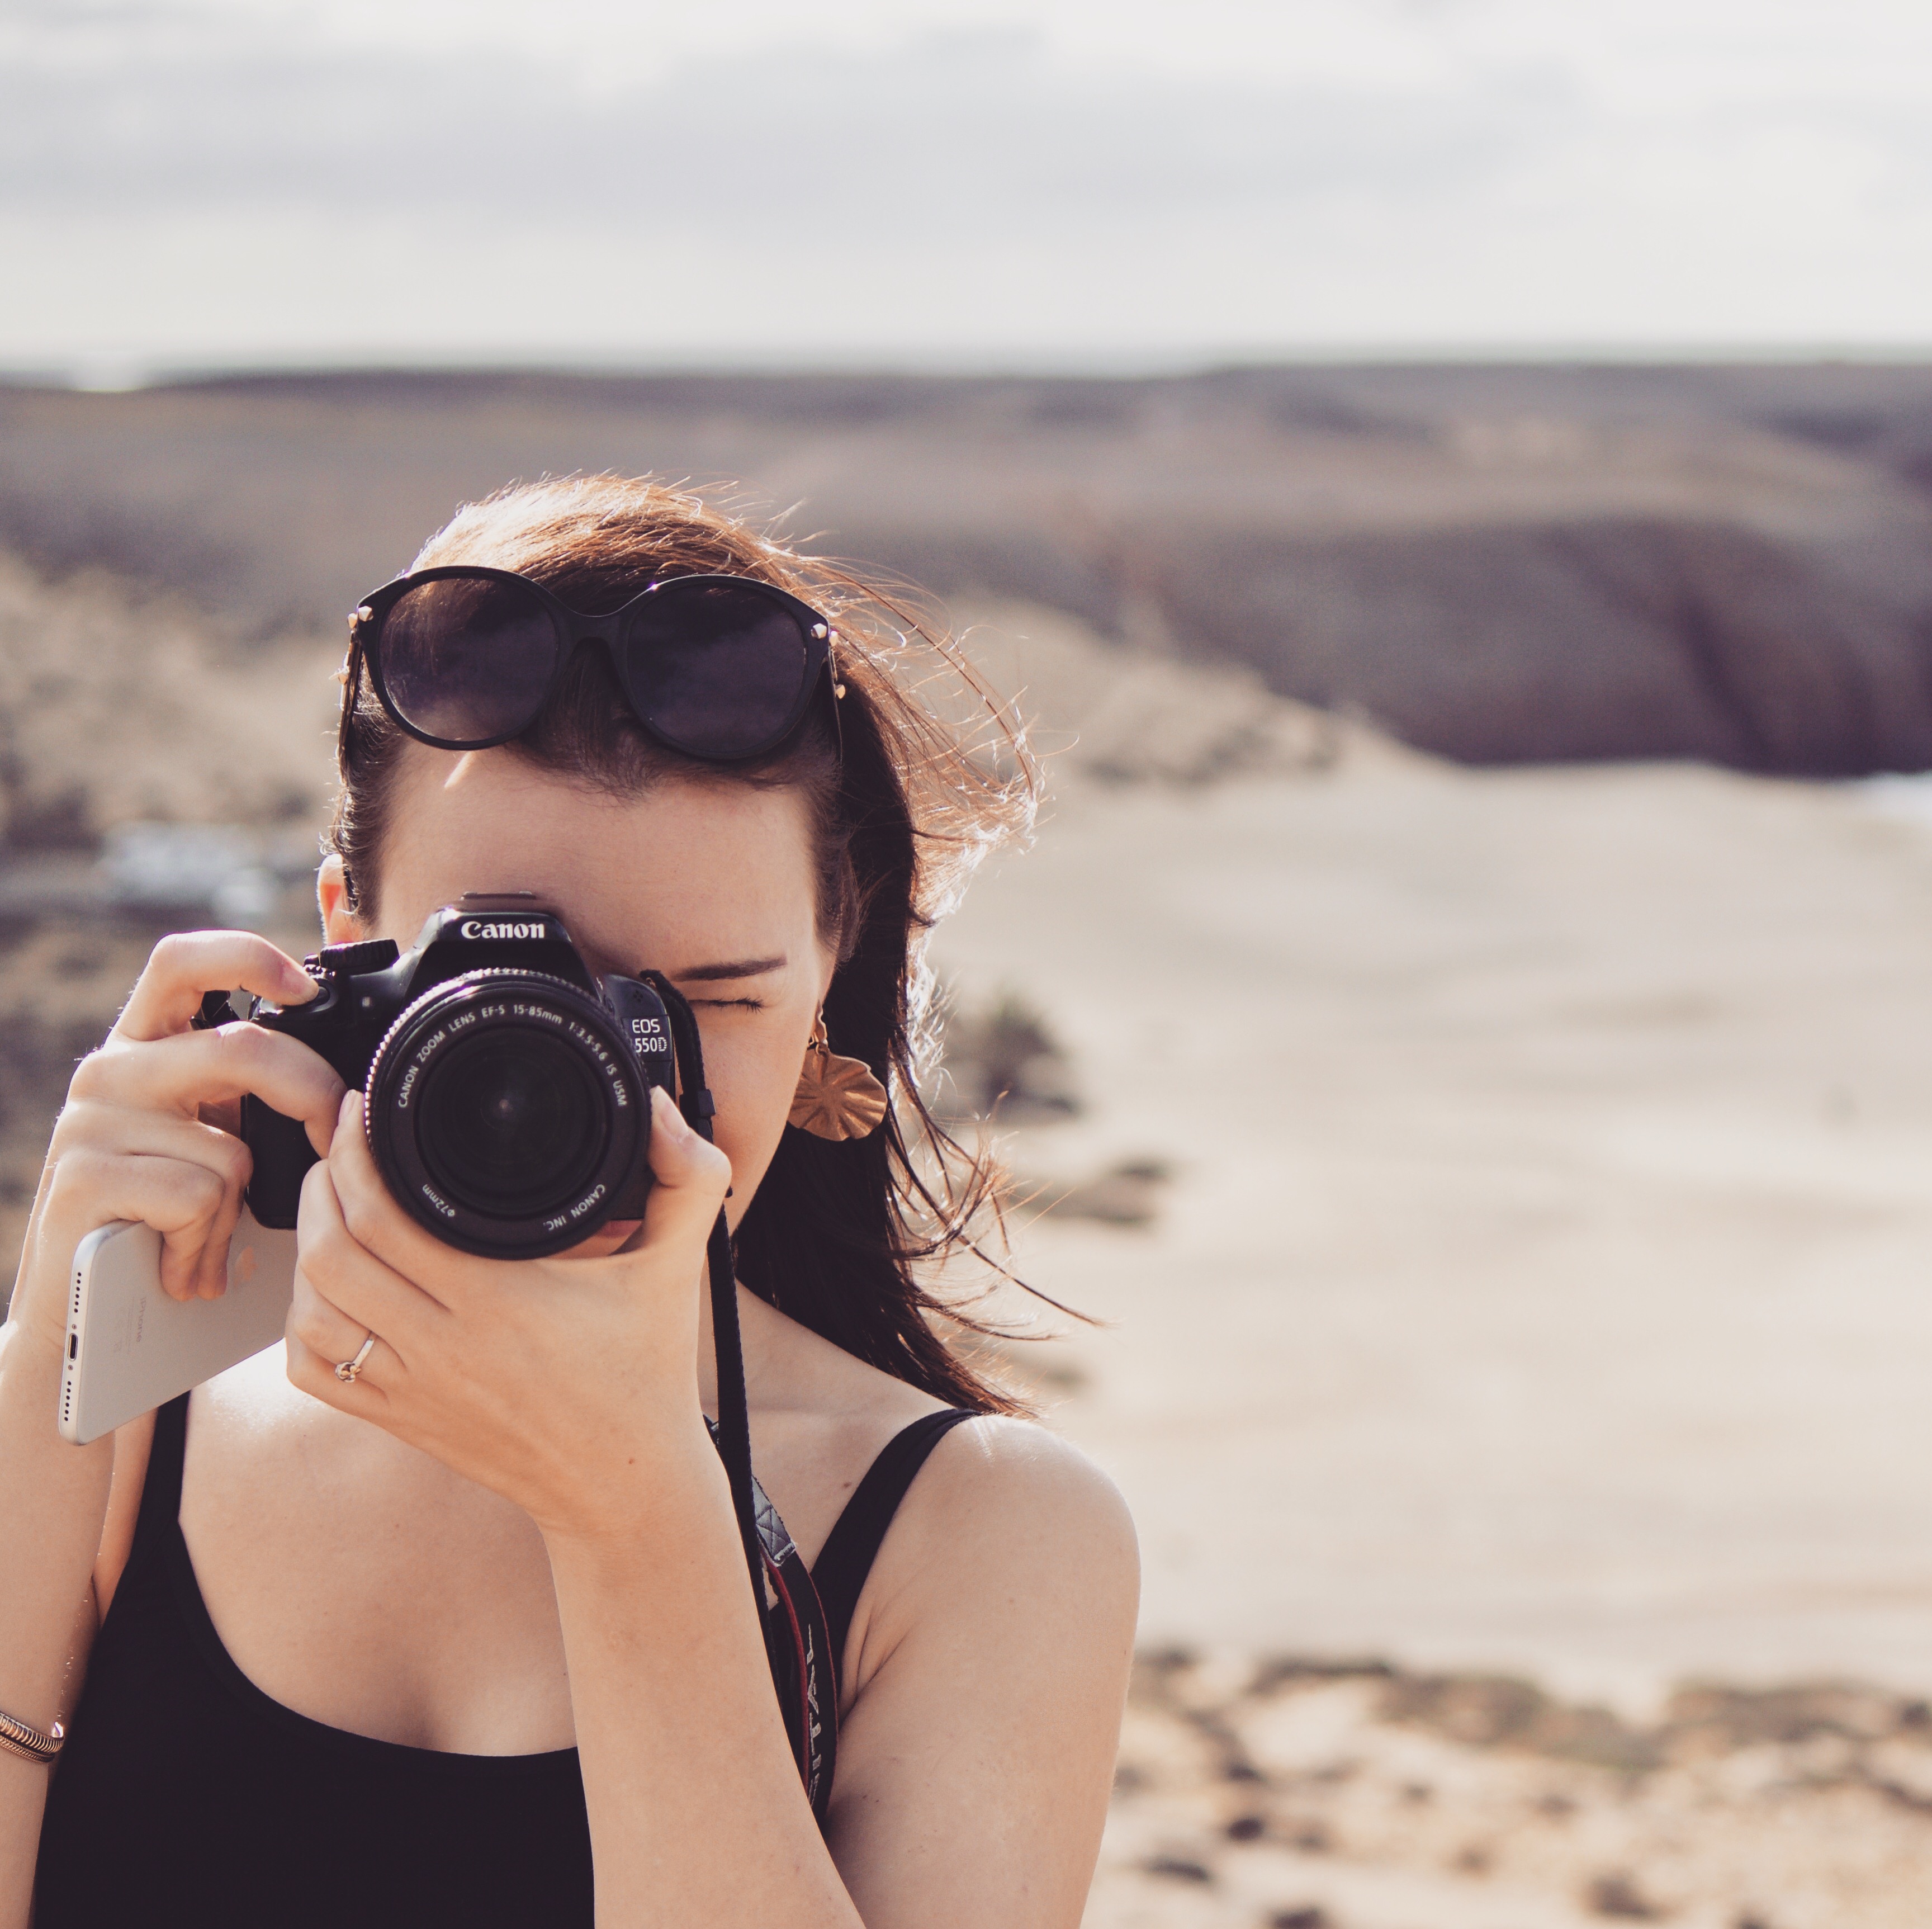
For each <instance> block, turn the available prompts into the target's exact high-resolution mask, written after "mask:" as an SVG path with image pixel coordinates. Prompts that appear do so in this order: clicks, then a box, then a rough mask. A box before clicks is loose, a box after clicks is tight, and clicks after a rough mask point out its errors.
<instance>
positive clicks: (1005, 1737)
mask: <svg viewBox="0 0 1932 1929" xmlns="http://www.w3.org/2000/svg"><path fill="white" fill-rule="evenodd" d="M1139 1592H1140V1588H1139V1556H1138V1553H1137V1551H1136V1546H1135V1540H1134V1530H1133V1522H1132V1521H1131V1520H1130V1519H1129V1517H1128V1515H1127V1508H1126V1506H1125V1505H1124V1503H1123V1502H1122V1501H1121V1497H1120V1495H1119V1494H1118V1492H1117V1491H1116V1490H1115V1488H1114V1486H1113V1484H1112V1482H1111V1481H1109V1480H1108V1479H1107V1478H1106V1476H1105V1475H1103V1474H1101V1473H1100V1472H1099V1471H1098V1469H1096V1468H1095V1467H1094V1466H1093V1465H1092V1463H1091V1462H1089V1461H1088V1460H1086V1459H1085V1457H1084V1456H1082V1454H1079V1453H1078V1452H1077V1451H1075V1450H1074V1449H1073V1448H1072V1447H1070V1446H1069V1445H1067V1443H1066V1442H1064V1441H1062V1440H1060V1439H1056V1438H1055V1436H1053V1435H1052V1434H1050V1433H1046V1431H1045V1430H1043V1429H1041V1428H1040V1427H1033V1426H1030V1425H1028V1424H1026V1423H1025V1422H1023V1421H1003V1420H983V1421H975V1422H974V1423H972V1424H970V1425H968V1426H965V1427H958V1428H956V1429H955V1430H953V1432H952V1433H949V1434H948V1435H947V1436H946V1438H945V1439H944V1440H943V1441H942V1442H941V1443H940V1445H939V1446H938V1448H936V1449H935V1451H934V1453H933V1455H932V1458H931V1460H929V1461H928V1462H927V1463H926V1467H925V1469H924V1470H923V1471H922V1472H921V1473H920V1475H919V1478H918V1479H917V1480H916V1481H915V1482H914V1483H913V1487H912V1488H911V1490H910V1492H909V1493H907V1496H906V1498H905V1499H904V1502H902V1503H901V1505H900V1508H899V1511H898V1514H896V1515H895V1517H894V1518H893V1521H892V1527H891V1529H890V1531H889V1532H888V1534H887V1535H886V1540H885V1542H884V1544H883V1546H882V1547H881V1548H880V1550H879V1555H878V1558H877V1561H876V1562H875V1563H874V1567H873V1571H872V1574H871V1579H870V1580H869V1581H868V1584H867V1586H866V1589H865V1595H864V1596H863V1597H862V1601H861V1605H860V1618H859V1620H858V1622H856V1625H855V1630H854V1632H855V1637H856V1640H855V1643H853V1648H854V1649H856V1653H854V1654H853V1681H852V1684H851V1686H852V1693H851V1694H850V1696H849V1697H848V1700H849V1703H850V1706H849V1707H848V1709H847V1712H846V1714H845V1716H844V1721H843V1722H842V1724H841V1727H840V1730H839V1736H838V1779H837V1781H836V1783H835V1786H834V1790H833V1803H832V1852H833V1853H834V1855H835V1856H836V1858H837V1859H838V1866H839V1867H840V1869H841V1870H842V1871H843V1872H844V1877H845V1882H846V1885H847V1889H848V1891H850V1894H851V1896H852V1897H853V1901H854V1903H856V1905H857V1906H858V1909H859V1914H860V1915H861V1916H862V1918H863V1919H864V1921H865V1924H866V1929H913V1925H915V1924H916V1925H918V1929H996V1925H997V1929H1075V1925H1076V1924H1078V1923H1079V1920H1080V1918H1081V1915H1082V1910H1083V1909H1084V1907H1085V1903H1086V1899H1087V1891H1088V1885H1089V1884H1090V1883H1091V1882H1092V1880H1093V1876H1094V1861H1095V1858H1096V1857H1097V1855H1098V1854H1099V1852H1100V1832H1101V1829H1102V1827H1103V1825H1104V1823H1105V1822H1106V1813H1107V1800H1108V1797H1109V1794H1110V1793H1112V1787H1113V1778H1114V1761H1115V1751H1116V1750H1117V1748H1118V1745H1119V1742H1120V1733H1121V1711H1122V1708H1123V1706H1124V1703H1125V1701H1126V1698H1127V1675H1128V1670H1129V1669H1130V1666H1131V1665H1132V1662H1133V1643H1134V1627H1135V1621H1136V1611H1137V1609H1138V1607H1139ZM848 1652H852V1650H851V1649H848Z"/></svg>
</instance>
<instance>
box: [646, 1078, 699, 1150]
mask: <svg viewBox="0 0 1932 1929" xmlns="http://www.w3.org/2000/svg"><path fill="white" fill-rule="evenodd" d="M651 1121H652V1124H655V1125H656V1126H658V1127H661V1129H662V1130H664V1131H666V1132H667V1133H670V1136H672V1138H673V1139H688V1138H689V1137H690V1136H691V1125H690V1122H689V1121H688V1120H687V1119H686V1118H685V1115H683V1113H682V1112H679V1110H678V1109H677V1101H676V1100H675V1099H674V1098H673V1097H671V1095H670V1093H668V1092H667V1091H665V1090H664V1088H663V1086H661V1085H653V1086H652V1088H651Z"/></svg>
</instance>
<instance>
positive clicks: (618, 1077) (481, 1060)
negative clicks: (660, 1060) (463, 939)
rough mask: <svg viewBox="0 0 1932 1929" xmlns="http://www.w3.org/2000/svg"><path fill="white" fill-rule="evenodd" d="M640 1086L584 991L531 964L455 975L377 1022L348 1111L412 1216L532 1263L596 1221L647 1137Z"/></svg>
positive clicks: (627, 1179)
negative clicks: (355, 1114)
mask: <svg viewBox="0 0 1932 1929" xmlns="http://www.w3.org/2000/svg"><path fill="white" fill-rule="evenodd" d="M649 1097H650V1095H649V1091H648V1090H647V1089H646V1085H645V1082H644V1080H643V1076H642V1075H641V1074H640V1073H639V1071H638V1070H637V1062H636V1061H635V1059H634V1058H633V1057H632V1055H631V1051H630V1049H629V1046H628V1043H626V1041H625V1038H624V1037H623V1035H622V1033H621V1032H620V1031H619V1029H618V1026H617V1023H616V1019H614V1018H613V1016H612V1015H611V1013H609V1012H607V1010H605V1009H604V1007H603V1006H602V1005H601V1004H599V1003H598V1001H597V1000H596V999H595V998H592V997H591V996H590V995H588V994H587V993H586V992H582V991H580V990H579V989H577V987H576V986H574V985H571V984H569V983H566V982H565V980H562V979H561V978H555V977H550V976H548V975H547V974H544V973H540V972H533V971H470V972H466V973H465V974H463V976H462V977H458V978H452V979H449V980H446V981H445V982H444V983H442V984H440V985H437V986H433V987H432V988H431V989H430V990H428V991H427V992H425V993H424V994H423V995H422V997H421V998H418V999H417V1000H416V1001H415V1002H414V1003H413V1004H411V1005H410V1006H409V1007H407V1009H406V1010H404V1012H403V1013H402V1014H401V1016H400V1017H398V1019H397V1020H396V1022H395V1024H394V1025H392V1026H391V1027H390V1028H389V1032H388V1034H386V1037H384V1038H383V1043H382V1044H381V1046H380V1047H379V1048H378V1049H377V1053H376V1057H375V1060H374V1063H373V1064H371V1067H370V1068H369V1079H368V1086H367V1088H366V1097H365V1103H364V1109H363V1121H364V1125H365V1129H366V1130H367V1133H368V1139H369V1147H370V1151H371V1154H373V1155H374V1159H375V1161H376V1165H377V1170H378V1171H380V1172H381V1174H382V1175H383V1181H384V1182H385V1183H386V1184H387V1185H388V1187H389V1190H390V1191H391V1193H392V1194H393V1195H394V1196H395V1198H396V1199H397V1201H398V1203H399V1204H400V1205H401V1206H402V1208H403V1209H404V1211H406V1212H407V1213H408V1214H410V1217H412V1218H413V1219H414V1220H416V1221H417V1223H419V1225H422V1226H426V1227H427V1228H428V1229H429V1230H430V1231H431V1232H434V1234H435V1235H437V1238H439V1239H441V1240H443V1241H444V1242H445V1243H446V1244H449V1245H451V1246H455V1247H458V1248H459V1249H460V1250H462V1251H463V1252H466V1253H476V1254H478V1255H480V1256H484V1257H487V1258H491V1259H541V1257H543V1256H544V1255H545V1254H546V1253H561V1252H562V1251H564V1250H565V1249H566V1248H568V1247H572V1246H574V1245H576V1244H577V1242H578V1241H580V1240H583V1239H585V1238H588V1237H589V1235H590V1234H592V1232H595V1231H596V1230H597V1229H598V1227H599V1226H601V1225H602V1224H603V1223H604V1221H605V1220H607V1219H608V1218H609V1217H610V1214H611V1211H612V1208H613V1206H614V1205H615V1203H616V1201H617V1200H618V1199H619V1198H620V1197H622V1196H623V1195H624V1194H625V1192H626V1191H627V1190H628V1187H629V1185H630V1183H631V1181H632V1179H633V1178H634V1177H635V1176H636V1175H637V1170H638V1169H639V1167H640V1166H641V1165H642V1163H643V1160H644V1158H645V1157H646V1153H647V1151H648V1148H649V1134H650V1105H649Z"/></svg>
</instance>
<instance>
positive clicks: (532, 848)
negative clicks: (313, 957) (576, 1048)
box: [377, 745, 816, 972]
mask: <svg viewBox="0 0 1932 1929" xmlns="http://www.w3.org/2000/svg"><path fill="white" fill-rule="evenodd" d="M466 891H477V892H505V891H529V892H534V893H535V895H537V896H538V898H541V899H543V900H544V901H545V902H547V903H549V904H554V905H555V907H556V909H557V910H559V912H560V913H562V916H563V918H564V921H565V923H566V924H567V925H568V927H569V929H570V932H571V936H572V937H573V938H574V939H575V940H576V941H577V944H578V946H579V947H580V949H582V950H584V951H586V953H594V954H596V956H595V957H594V958H593V959H592V962H594V963H595V964H597V965H598V966H600V967H601V968H618V969H623V970H635V969H637V968H640V967H641V966H643V965H646V964H648V965H654V966H656V967H657V968H660V969H662V970H664V971H672V972H676V971H679V970H680V969H685V968H691V967H694V966H696V965H702V964H705V963H709V962H713V961H715V960H717V959H724V958H732V959H744V958H754V957H769V956H778V955H781V954H782V953H784V952H785V951H786V950H787V949H788V948H791V947H797V946H799V945H800V944H803V943H805V942H807V941H809V940H810V939H811V937H812V936H813V935H814V926H815V912H816V899H815V894H814V873H813V866H812V862H811V838H810V832H809V826H808V819H807V814H806V809H805V802H804V799H802V797H801V796H799V794H798V793H797V792H796V791H794V790H763V789H754V787H752V786H751V785H750V784H733V783H729V782H725V783H718V782H706V783H689V782H684V781H676V780H674V779H673V780H666V781H661V782H659V783H657V784H654V785H653V786H652V787H651V788H650V789H649V790H646V791H644V792H643V793H640V794H639V795H636V796H610V795H608V794H607V793H604V792H601V791H599V790H593V789H591V788H589V787H586V786H584V785H581V784H574V783H572V782H571V781H569V780H568V778H563V777H561V776H558V775H553V774H552V773H550V772H546V771H544V770H541V769H538V768H537V767H536V766H534V765H532V764H531V763H528V762H526V760H524V759H523V758H521V757H518V756H517V755H516V754H514V753H513V752H511V751H507V750H500V749H499V750H485V751H469V752H468V753H466V754H453V753H450V752H446V751H433V750H429V749H427V748H424V747H423V746H421V745H411V746H410V754H408V755H407V757H405V759H404V764H403V767H402V769H401V771H400V772H398V783H397V785H396V788H395V791H394V793H392V802H391V805H390V808H389V821H388V824H387V826H386V832H385V835H384V838H383V875H382V880H381V890H380V901H379V903H378V904H377V916H378V920H379V922H380V925H381V926H382V928H383V932H384V933H385V935H388V936H389V937H392V938H396V939H398V941H399V942H402V943H405V944H407V942H408V941H410V938H413V937H414V935H415V934H416V930H417V929H418V928H419V926H420V925H421V923H422V920H423V919H424V918H425V917H427V916H428V914H429V913H431V911H432V910H435V909H436V908H437V907H438V906H439V905H441V904H449V903H451V902H452V901H455V899H456V898H459V897H460V896H461V895H463V893H464V892H466Z"/></svg>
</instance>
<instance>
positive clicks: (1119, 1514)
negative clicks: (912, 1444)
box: [908, 1414, 1134, 1559]
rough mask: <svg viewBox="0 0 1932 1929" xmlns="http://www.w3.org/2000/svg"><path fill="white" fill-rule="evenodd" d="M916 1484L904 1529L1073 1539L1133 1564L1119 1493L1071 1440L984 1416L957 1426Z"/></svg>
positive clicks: (1027, 1423)
mask: <svg viewBox="0 0 1932 1929" xmlns="http://www.w3.org/2000/svg"><path fill="white" fill-rule="evenodd" d="M919 1485H920V1486H922V1487H923V1488H924V1492H923V1493H919V1487H915V1488H914V1490H913V1492H914V1493H915V1494H918V1496H919V1499H918V1502H917V1503H916V1505H912V1507H911V1518H910V1522H909V1523H908V1524H909V1525H910V1526H913V1528H914V1529H923V1531H925V1532H929V1533H935V1534H938V1535H943V1536H948V1537H959V1536H970V1537H973V1538H980V1537H981V1536H983V1535H989V1534H991V1535H997V1536H998V1537H999V1538H1001V1539H1002V1540H1004V1541H1014V1540H1016V1538H1017V1539H1021V1540H1024V1539H1025V1538H1027V1537H1028V1536H1031V1535H1046V1536H1047V1537H1048V1538H1049V1543H1050V1544H1052V1545H1058V1544H1060V1537H1061V1536H1064V1535H1077V1536H1078V1537H1079V1541H1080V1543H1081V1544H1082V1547H1083V1548H1085V1550H1087V1551H1088V1552H1090V1553H1097V1552H1099V1551H1100V1550H1101V1549H1103V1548H1105V1547H1112V1549H1113V1550H1115V1553H1117V1554H1121V1555H1125V1556H1127V1557H1129V1558H1130V1559H1132V1558H1133V1555H1134V1529H1133V1520H1131V1518H1130V1517H1129V1515H1128V1513H1127V1503H1126V1502H1125V1501H1124V1500H1123V1499H1121V1492H1120V1490H1119V1489H1118V1487H1115V1484H1113V1482H1112V1481H1111V1480H1109V1478H1107V1476H1106V1475H1105V1474H1103V1472H1101V1471H1100V1469H1099V1468H1098V1467H1097V1466H1095V1465H1094V1463H1093V1462H1092V1461H1091V1460H1089V1459H1088V1457H1087V1456H1086V1455H1085V1454H1083V1453H1082V1452H1081V1451H1080V1450H1079V1448H1077V1447H1076V1446H1074V1445H1073V1443H1072V1442H1070V1441H1068V1440H1067V1439H1064V1438H1063V1437H1062V1436H1061V1435H1059V1434H1058V1433H1054V1432H1052V1430H1050V1429H1049V1428H1047V1427H1042V1426H1041V1425H1040V1424H1038V1423H1037V1421H1031V1420H1013V1419H1008V1418H1004V1417H1002V1416H1001V1415H991V1414H989V1415H983V1416H982V1417H981V1418H978V1419H976V1420H971V1421H967V1422H965V1424H963V1425H961V1426H959V1427H955V1428H954V1429H953V1430H952V1431H951V1432H950V1433H948V1434H947V1436H946V1437H945V1438H944V1439H943V1440H942V1441H941V1442H940V1444H939V1445H938V1447H937V1448H935V1450H934V1452H933V1455H932V1460H931V1462H930V1463H929V1472H928V1474H927V1475H926V1478H925V1479H924V1480H923V1481H922V1482H921V1483H920V1484H919Z"/></svg>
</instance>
